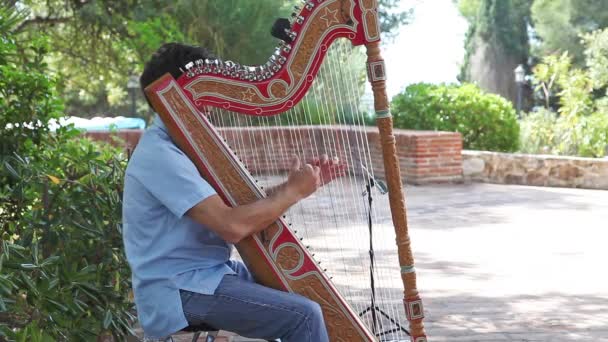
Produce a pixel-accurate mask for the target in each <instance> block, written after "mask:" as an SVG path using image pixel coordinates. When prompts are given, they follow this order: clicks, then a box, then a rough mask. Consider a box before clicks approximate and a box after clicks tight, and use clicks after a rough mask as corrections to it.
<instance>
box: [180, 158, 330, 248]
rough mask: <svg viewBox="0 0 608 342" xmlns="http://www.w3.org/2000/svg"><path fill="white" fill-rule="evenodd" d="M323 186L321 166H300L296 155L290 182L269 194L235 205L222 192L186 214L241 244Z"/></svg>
mask: <svg viewBox="0 0 608 342" xmlns="http://www.w3.org/2000/svg"><path fill="white" fill-rule="evenodd" d="M319 186H321V176H320V169H319V167H318V166H312V165H310V164H306V165H304V167H300V160H299V159H298V158H294V161H293V164H292V170H291V172H290V173H289V178H288V180H287V182H285V183H284V184H283V185H282V186H280V187H279V188H277V190H276V191H275V192H274V193H272V194H271V195H270V196H269V197H267V198H263V199H260V200H258V201H256V202H254V203H251V204H246V205H241V206H238V207H235V208H231V207H229V206H227V205H226V204H225V203H224V201H223V200H222V199H221V198H220V197H219V196H218V195H214V196H211V197H209V198H207V199H205V200H203V201H201V202H200V203H198V204H196V205H195V206H194V207H192V208H191V209H190V210H188V211H187V212H186V214H187V215H188V216H189V217H190V218H192V219H193V220H195V221H196V222H198V223H200V224H203V225H205V226H206V227H208V228H209V229H211V230H212V231H214V232H215V233H217V234H218V235H219V236H220V237H221V238H222V239H224V240H226V241H227V242H230V243H237V242H239V241H241V240H242V239H243V238H245V237H247V236H249V235H251V234H253V233H256V232H259V231H261V230H263V229H265V228H266V227H268V226H269V225H270V224H272V223H273V222H274V221H276V220H277V219H278V218H279V217H280V216H281V215H283V213H284V212H285V211H287V209H289V207H291V206H292V205H294V204H295V203H297V202H298V201H300V200H301V199H304V198H306V197H308V196H309V195H311V194H312V193H313V192H315V191H316V190H317V189H318V188H319Z"/></svg>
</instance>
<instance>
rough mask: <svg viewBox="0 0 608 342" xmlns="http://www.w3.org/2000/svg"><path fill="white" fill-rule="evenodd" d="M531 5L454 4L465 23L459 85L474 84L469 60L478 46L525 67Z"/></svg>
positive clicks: (521, 0)
mask: <svg viewBox="0 0 608 342" xmlns="http://www.w3.org/2000/svg"><path fill="white" fill-rule="evenodd" d="M531 5H532V0H459V1H458V8H459V10H460V13H461V14H462V15H463V16H464V17H465V18H466V19H467V21H468V22H469V31H468V32H467V35H466V40H465V50H466V51H465V60H464V63H463V66H462V69H461V73H460V77H459V79H460V80H461V81H475V80H473V79H471V75H470V70H469V69H470V67H471V65H470V58H471V56H472V55H473V54H474V53H475V51H476V50H477V49H478V48H479V42H484V43H486V44H488V45H490V46H491V47H493V48H494V49H496V50H497V51H500V53H501V54H505V55H509V56H513V57H514V59H516V60H518V61H521V62H522V63H525V61H526V59H527V57H528V55H529V49H530V45H529V41H528V24H529V21H530V19H529V18H530V6H531ZM509 72H512V70H509Z"/></svg>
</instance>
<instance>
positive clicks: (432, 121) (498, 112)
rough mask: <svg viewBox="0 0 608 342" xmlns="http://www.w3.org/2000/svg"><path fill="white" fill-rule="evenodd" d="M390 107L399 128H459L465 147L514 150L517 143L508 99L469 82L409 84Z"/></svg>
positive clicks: (513, 117)
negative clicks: (486, 91) (484, 91)
mask: <svg viewBox="0 0 608 342" xmlns="http://www.w3.org/2000/svg"><path fill="white" fill-rule="evenodd" d="M391 111H392V113H393V115H394V120H395V126H396V127H398V128H405V129H417V130H440V131H452V132H460V133H461V134H462V138H463V142H464V147H465V148H467V149H475V150H490V151H515V150H517V148H518V145H519V144H518V141H519V125H518V123H517V118H516V114H515V110H514V109H513V106H512V105H511V103H510V102H509V101H507V100H505V99H503V98H501V97H500V96H497V95H491V94H485V93H483V92H482V91H481V90H480V89H479V88H478V87H476V86H475V85H472V84H465V85H462V86H458V85H431V84H425V83H420V84H415V85H411V86H409V87H407V88H406V89H405V92H404V93H403V94H400V95H397V96H395V98H393V101H392V106H391Z"/></svg>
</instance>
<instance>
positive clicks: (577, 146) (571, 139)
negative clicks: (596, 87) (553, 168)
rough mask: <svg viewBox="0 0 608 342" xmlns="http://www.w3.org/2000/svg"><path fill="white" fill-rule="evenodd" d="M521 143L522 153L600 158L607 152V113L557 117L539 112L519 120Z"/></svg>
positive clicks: (543, 110)
mask: <svg viewBox="0 0 608 342" xmlns="http://www.w3.org/2000/svg"><path fill="white" fill-rule="evenodd" d="M521 142H522V146H521V151H522V152H525V153H542V154H556V155H578V156H581V157H602V156H605V155H606V153H607V152H608V151H606V149H607V148H608V113H605V112H595V113H593V114H591V115H587V116H565V115H561V116H560V115H558V114H557V113H555V112H552V111H550V110H547V109H544V108H542V109H539V110H537V111H536V112H533V113H529V114H527V115H525V116H524V117H523V118H522V120H521Z"/></svg>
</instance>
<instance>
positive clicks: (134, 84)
mask: <svg viewBox="0 0 608 342" xmlns="http://www.w3.org/2000/svg"><path fill="white" fill-rule="evenodd" d="M127 89H129V93H130V94H131V116H134V117H135V116H137V110H136V109H135V99H136V95H137V89H139V80H138V78H137V75H131V76H129V81H128V82H127Z"/></svg>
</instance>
